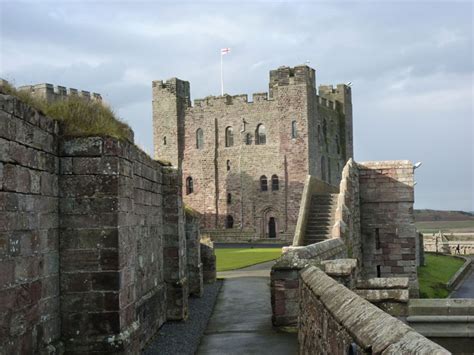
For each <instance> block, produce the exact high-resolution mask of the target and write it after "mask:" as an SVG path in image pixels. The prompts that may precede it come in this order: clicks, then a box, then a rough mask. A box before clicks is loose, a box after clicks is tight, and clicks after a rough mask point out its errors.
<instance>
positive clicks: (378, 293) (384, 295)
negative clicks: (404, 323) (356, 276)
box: [354, 289, 409, 303]
mask: <svg viewBox="0 0 474 355" xmlns="http://www.w3.org/2000/svg"><path fill="white" fill-rule="evenodd" d="M354 292H355V293H356V294H358V295H359V296H360V297H363V298H365V299H366V300H367V301H369V302H373V303H377V302H385V301H395V302H404V303H406V302H408V300H409V296H408V289H406V290H355V291H354Z"/></svg>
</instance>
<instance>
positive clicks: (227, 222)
mask: <svg viewBox="0 0 474 355" xmlns="http://www.w3.org/2000/svg"><path fill="white" fill-rule="evenodd" d="M225 227H226V228H227V229H230V228H234V217H232V216H231V215H228V216H227V217H226V218H225Z"/></svg>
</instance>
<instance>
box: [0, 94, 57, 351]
mask: <svg viewBox="0 0 474 355" xmlns="http://www.w3.org/2000/svg"><path fill="white" fill-rule="evenodd" d="M57 132H58V127H57V125H56V123H55V122H54V121H52V120H50V119H48V118H46V117H44V116H42V115H41V114H39V113H38V112H37V111H34V110H32V109H30V108H29V107H28V106H26V105H24V104H23V103H21V102H20V101H18V100H17V99H15V98H13V97H11V96H7V95H0V353H2V354H15V353H22V354H33V353H38V352H40V351H41V350H42V349H44V348H45V347H46V346H48V345H51V346H53V344H55V343H56V342H57V341H58V339H59V336H60V329H59V327H60V320H59V253H58V214H57V211H58V177H57V173H58V169H59V164H58V157H57V141H56V134H57Z"/></svg>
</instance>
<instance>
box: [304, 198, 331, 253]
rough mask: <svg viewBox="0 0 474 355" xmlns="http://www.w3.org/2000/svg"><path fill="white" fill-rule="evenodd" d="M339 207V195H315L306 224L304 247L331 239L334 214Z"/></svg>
mask: <svg viewBox="0 0 474 355" xmlns="http://www.w3.org/2000/svg"><path fill="white" fill-rule="evenodd" d="M336 207H337V194H324V195H322V194H321V195H313V196H312V197H311V206H310V211H309V214H308V219H307V222H306V231H305V237H304V245H309V244H314V243H319V242H322V241H323V240H326V239H331V232H332V227H333V225H334V214H335V212H336Z"/></svg>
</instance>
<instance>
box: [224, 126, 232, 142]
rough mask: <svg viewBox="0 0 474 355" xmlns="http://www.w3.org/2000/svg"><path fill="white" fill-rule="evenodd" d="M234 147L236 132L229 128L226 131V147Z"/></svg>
mask: <svg viewBox="0 0 474 355" xmlns="http://www.w3.org/2000/svg"><path fill="white" fill-rule="evenodd" d="M233 145H234V131H233V130H232V127H227V128H226V129H225V146H226V147H232V146H233Z"/></svg>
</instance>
